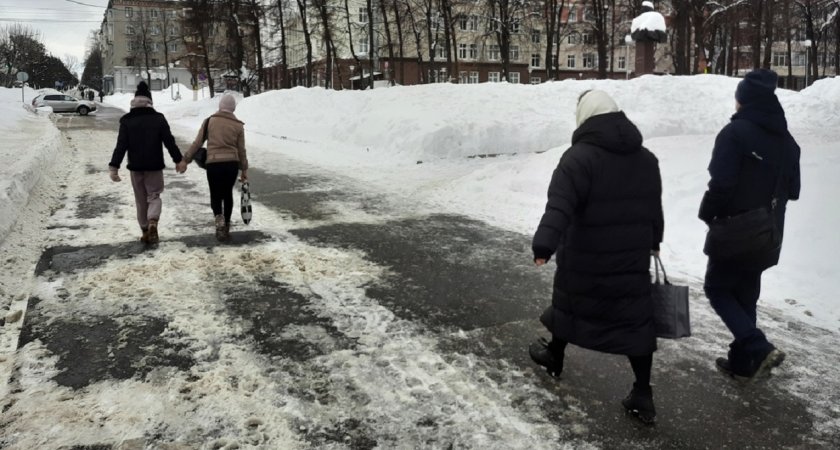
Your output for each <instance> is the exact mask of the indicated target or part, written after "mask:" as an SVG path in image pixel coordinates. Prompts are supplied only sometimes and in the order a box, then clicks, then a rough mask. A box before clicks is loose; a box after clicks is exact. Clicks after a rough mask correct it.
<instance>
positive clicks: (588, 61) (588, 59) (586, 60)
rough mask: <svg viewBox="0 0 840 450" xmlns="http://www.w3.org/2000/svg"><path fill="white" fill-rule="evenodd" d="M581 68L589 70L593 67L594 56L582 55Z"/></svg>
mask: <svg viewBox="0 0 840 450" xmlns="http://www.w3.org/2000/svg"><path fill="white" fill-rule="evenodd" d="M583 67H585V68H587V69H591V68H593V67H595V54H594V53H584V54H583Z"/></svg>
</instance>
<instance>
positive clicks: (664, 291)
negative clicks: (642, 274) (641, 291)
mask: <svg viewBox="0 0 840 450" xmlns="http://www.w3.org/2000/svg"><path fill="white" fill-rule="evenodd" d="M653 264H654V273H655V276H654V282H653V283H651V285H650V295H651V298H652V299H653V321H654V325H655V327H656V337H661V338H664V339H679V338H684V337H689V336H691V320H690V319H689V315H688V286H676V285H673V284H671V282H670V281H668V275H667V274H666V273H665V266H663V265H662V260H661V259H659V256H657V255H653ZM660 270H661V271H662V281H661V282H660V280H659V271H660Z"/></svg>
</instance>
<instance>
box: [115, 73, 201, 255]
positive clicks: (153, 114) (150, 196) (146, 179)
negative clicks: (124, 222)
mask: <svg viewBox="0 0 840 450" xmlns="http://www.w3.org/2000/svg"><path fill="white" fill-rule="evenodd" d="M161 144H162V145H165V146H166V149H167V150H168V151H169V156H170V157H172V161H174V162H175V163H176V164H177V171H178V172H180V173H183V172H184V171H185V170H186V163H185V162H182V159H183V157H182V155H181V150H180V149H179V148H178V145H177V144H176V143H175V138H174V137H173V136H172V132H171V131H170V129H169V123H168V122H167V121H166V118H165V117H164V116H163V114H161V113H159V112H157V111H155V109H154V108H153V107H152V93H151V91H149V86H148V85H147V84H146V83H145V82H143V81H141V82H140V83H139V84H138V85H137V92H135V93H134V99H132V100H131V110H130V111H129V112H128V114H125V115H124V116H122V117H121V118H120V132H119V135H118V136H117V145H116V147H115V148H114V153H113V155H112V156H111V162H110V163H109V164H108V168H109V173H110V177H111V180H112V181H114V182H117V181H122V179H121V178H120V175H119V168H120V164H122V160H123V158H124V157H125V155H126V153H128V170H129V171H130V172H131V186H132V188H133V190H134V203H135V206H136V208H137V222H138V224H139V225H140V229H141V230H142V232H143V234H142V236H141V237H140V240H141V241H142V242H143V243H146V244H156V243H157V242H158V240H159V237H158V221H159V220H160V212H161V206H162V203H161V200H160V194H161V193H162V192H163V168H164V167H165V164H164V160H163V146H162V145H161Z"/></svg>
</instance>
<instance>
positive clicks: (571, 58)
mask: <svg viewBox="0 0 840 450" xmlns="http://www.w3.org/2000/svg"><path fill="white" fill-rule="evenodd" d="M566 67H568V68H570V69H574V68H575V55H567V56H566Z"/></svg>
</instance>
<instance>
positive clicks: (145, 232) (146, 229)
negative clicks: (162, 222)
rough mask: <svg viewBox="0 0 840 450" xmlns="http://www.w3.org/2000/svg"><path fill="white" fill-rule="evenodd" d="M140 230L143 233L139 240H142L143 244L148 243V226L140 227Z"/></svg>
mask: <svg viewBox="0 0 840 450" xmlns="http://www.w3.org/2000/svg"><path fill="white" fill-rule="evenodd" d="M140 230H141V231H142V232H143V235H142V236H140V242H142V243H144V244H148V243H149V228H148V227H146V228H141V229H140Z"/></svg>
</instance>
